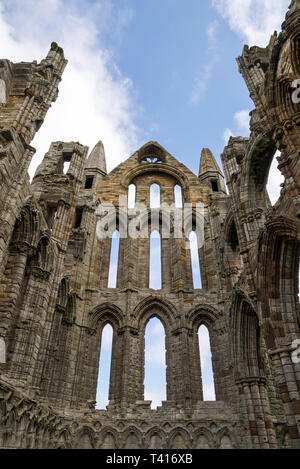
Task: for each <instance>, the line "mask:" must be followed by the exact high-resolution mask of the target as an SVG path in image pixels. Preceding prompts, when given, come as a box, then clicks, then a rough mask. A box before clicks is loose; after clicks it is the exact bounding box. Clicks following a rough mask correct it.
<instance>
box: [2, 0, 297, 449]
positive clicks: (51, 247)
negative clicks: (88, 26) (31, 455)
mask: <svg viewBox="0 0 300 469" xmlns="http://www.w3.org/2000/svg"><path fill="white" fill-rule="evenodd" d="M237 61H238V66H239V70H240V72H241V74H242V76H243V78H244V80H245V82H246V84H247V87H248V89H249V92H250V96H251V98H252V100H253V103H254V106H255V109H254V110H253V111H252V112H251V121H250V131H251V133H250V137H249V138H242V137H231V138H230V140H229V142H228V144H227V146H226V147H225V148H224V151H223V153H222V155H221V159H222V163H223V170H224V175H223V172H222V170H221V169H220V168H219V166H218V164H217V163H216V160H215V158H214V156H213V155H212V153H211V151H210V150H209V149H207V148H204V149H203V151H202V155H201V160H200V170H199V175H198V177H197V176H196V175H195V174H193V173H192V172H191V171H190V170H189V169H188V168H187V167H185V166H184V165H183V164H182V163H180V162H179V161H177V160H176V159H175V158H174V157H173V156H172V155H170V154H169V153H168V151H167V150H166V149H164V148H163V147H162V146H160V145H159V144H158V143H156V142H149V143H146V144H145V145H144V146H142V148H140V149H138V150H137V151H136V152H135V153H134V154H133V155H132V156H131V157H130V158H129V159H127V161H125V162H123V163H121V164H120V165H119V166H118V167H117V168H115V169H114V170H113V171H112V172H110V173H109V174H107V171H106V162H105V153H104V147H103V144H102V143H101V142H99V143H98V144H97V145H96V146H95V148H94V149H93V150H92V152H91V153H89V151H88V148H87V147H86V146H84V145H82V144H80V143H77V142H67V143H66V142H53V143H51V145H50V148H49V151H48V152H47V154H46V155H45V157H44V159H43V161H42V163H41V164H40V166H39V167H38V169H37V171H36V173H35V176H34V178H33V180H32V182H31V183H30V180H29V176H28V167H29V165H30V162H31V160H32V157H33V155H34V153H35V149H34V148H33V147H32V146H31V145H30V144H31V141H32V139H33V137H34V136H35V134H36V132H38V130H39V128H40V126H41V125H42V124H43V121H44V119H45V117H46V114H47V111H48V109H49V107H50V106H51V103H52V102H53V101H55V100H56V98H57V95H58V86H59V83H60V81H61V78H62V75H63V72H64V69H65V67H66V65H67V61H66V60H65V58H64V53H63V50H62V49H61V48H60V47H59V46H58V45H57V44H56V43H52V45H51V49H50V51H49V53H48V55H47V57H46V58H45V59H44V60H42V61H41V63H39V64H38V63H36V62H32V63H27V62H21V63H16V64H14V63H12V62H10V61H9V60H4V59H3V60H1V61H0V89H1V92H0V447H1V448H53V449H55V448H97V449H98V448H99V449H101V448H102V449H103V448H106V449H111V448H131V449H134V448H158V449H159V448H186V449H190V448H249V449H255V448H300V357H299V354H298V355H297V350H296V351H295V348H296V346H295V344H296V345H297V344H298V345H299V344H300V309H299V291H298V272H299V246H300V160H299V157H300V128H299V125H300V103H299V101H300V99H299V98H300V96H299V95H300V93H299V90H298V92H297V86H298V87H299V83H300V81H298V80H300V1H299V0H293V1H292V3H291V5H290V8H289V10H288V12H287V15H286V19H285V22H284V23H283V25H282V31H281V32H280V33H279V34H277V33H274V35H273V36H272V37H271V39H270V43H269V45H268V46H267V47H266V48H260V47H251V48H249V47H248V46H245V47H244V50H243V52H242V55H241V57H239V58H238V59H237ZM78 137H79V138H80V136H78ZM95 137H96V138H97V137H101V136H95ZM203 144H204V145H205V142H203ZM277 151H279V152H280V153H279V154H280V156H278V157H277V159H278V165H279V169H280V171H281V172H282V174H283V176H284V178H285V179H284V184H283V186H282V189H281V194H280V198H279V200H278V202H277V203H276V204H275V205H274V206H272V205H271V203H270V200H269V197H268V194H267V191H266V183H267V178H268V172H269V168H270V165H271V162H272V160H273V158H274V155H275V153H276V152H277ZM66 162H69V163H70V165H69V169H68V171H67V172H66V173H65V172H64V170H63V168H64V163H66ZM224 176H225V177H224ZM153 184H157V185H159V187H160V197H161V207H160V208H156V209H155V210H154V215H153V213H152V214H151V208H150V187H151V186H152V185H153ZM132 185H134V186H135V208H130V210H128V213H127V212H126V206H125V208H124V207H121V206H120V200H121V199H122V200H127V196H128V188H129V186H132ZM226 185H227V189H228V191H227V190H226V188H225V187H226ZM175 186H180V188H181V192H182V199H183V204H191V207H192V208H191V210H190V212H189V213H190V214H189V216H188V217H187V218H186V219H185V221H184V224H183V225H182V226H181V230H182V231H181V232H180V233H178V224H177V223H175V222H174V213H172V211H171V213H170V223H169V227H168V228H169V235H166V234H165V232H164V229H165V228H166V227H165V226H164V224H165V220H166V219H167V218H166V217H164V210H165V208H164V207H165V206H167V205H168V206H171V205H172V204H173V202H174V187H175ZM120 196H122V197H121V199H120ZM139 204H143V205H144V206H146V208H147V210H146V213H145V211H144V213H143V216H142V217H139V221H138V224H137V225H136V231H137V232H139V231H141V232H143V233H145V230H146V234H148V235H150V234H151V233H150V232H149V230H151V228H149V227H150V226H151V224H149V223H148V222H149V220H150V219H151V218H152V217H154V218H155V219H156V222H155V223H156V226H157V231H158V232H159V233H160V235H161V252H162V286H161V289H159V290H154V289H151V288H149V236H129V235H127V236H120V245H119V263H118V277H117V285H116V287H115V288H108V271H109V260H110V249H111V236H100V235H99V226H100V225H101V223H102V222H101V220H105V223H102V225H101V226H103V230H102V231H103V232H107V234H109V233H111V232H112V226H114V230H119V231H122V232H123V233H124V231H125V232H127V233H128V230H127V225H126V217H127V218H129V220H131V219H132V217H133V214H134V211H135V210H136V209H137V208H138V206H139ZM109 206H110V207H113V208H114V209H115V210H112V213H115V215H116V216H115V218H114V217H113V216H112V217H110V214H109V213H108V212H109V211H108V210H107V211H105V207H109ZM197 207H202V215H201V216H202V219H203V220H204V221H203V223H204V225H203V233H202V234H203V242H202V243H200V244H199V259H200V266H201V277H202V288H201V289H198V288H196V289H195V288H194V286H193V279H192V270H191V258H190V252H189V249H188V248H187V246H186V245H187V241H188V237H189V235H190V233H191V232H192V231H193V230H194V229H195V224H196V218H197ZM152 211H153V210H152ZM125 225H126V226H125ZM145 227H146V228H145ZM126 230H127V231H126ZM147 230H148V231H147ZM175 233H176V235H175ZM152 317H157V318H158V319H160V321H161V322H162V324H163V326H164V329H165V334H166V363H167V398H166V401H164V402H163V403H162V405H161V406H160V407H158V408H157V409H156V410H153V409H151V406H150V402H148V401H146V400H145V396H144V347H145V345H144V336H145V327H146V325H147V323H148V321H149V320H150V319H151V318H152ZM108 323H109V324H110V325H111V326H112V328H113V346H112V361H111V373H110V389H109V405H108V406H107V409H106V410H97V409H95V398H96V387H97V378H98V364H99V353H100V347H101V336H102V330H103V328H104V326H105V325H106V324H108ZM202 324H204V325H205V326H206V327H207V329H208V330H209V334H210V343H211V350H212V362H213V371H214V382H215V391H216V401H215V402H214V401H212V402H207V401H204V400H203V391H202V380H201V367H200V354H199V345H198V329H199V327H200V326H201V325H202Z"/></svg>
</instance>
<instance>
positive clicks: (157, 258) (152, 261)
mask: <svg viewBox="0 0 300 469" xmlns="http://www.w3.org/2000/svg"><path fill="white" fill-rule="evenodd" d="M161 287H162V283H161V236H160V233H159V232H158V231H157V230H154V231H152V233H151V236H150V255H149V288H152V289H153V290H161Z"/></svg>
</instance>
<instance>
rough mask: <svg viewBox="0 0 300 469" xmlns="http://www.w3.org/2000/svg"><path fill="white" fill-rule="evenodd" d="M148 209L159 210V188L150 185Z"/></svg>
mask: <svg viewBox="0 0 300 469" xmlns="http://www.w3.org/2000/svg"><path fill="white" fill-rule="evenodd" d="M150 208H160V187H159V185H158V184H152V185H151V187H150Z"/></svg>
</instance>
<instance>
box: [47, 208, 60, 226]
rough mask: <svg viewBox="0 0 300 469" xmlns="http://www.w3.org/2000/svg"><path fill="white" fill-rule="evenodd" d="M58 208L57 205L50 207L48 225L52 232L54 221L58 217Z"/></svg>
mask: <svg viewBox="0 0 300 469" xmlns="http://www.w3.org/2000/svg"><path fill="white" fill-rule="evenodd" d="M57 210H58V208H57V207H48V226H49V230H50V231H51V232H52V230H53V225H54V222H55V220H56V219H57Z"/></svg>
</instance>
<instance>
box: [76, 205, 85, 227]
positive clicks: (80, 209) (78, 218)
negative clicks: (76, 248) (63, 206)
mask: <svg viewBox="0 0 300 469" xmlns="http://www.w3.org/2000/svg"><path fill="white" fill-rule="evenodd" d="M82 215H83V207H76V210H75V220H74V228H80V227H81V222H82Z"/></svg>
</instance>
